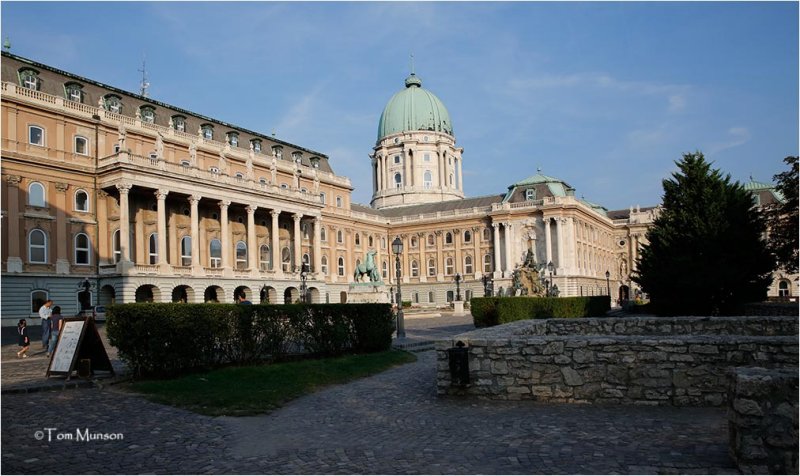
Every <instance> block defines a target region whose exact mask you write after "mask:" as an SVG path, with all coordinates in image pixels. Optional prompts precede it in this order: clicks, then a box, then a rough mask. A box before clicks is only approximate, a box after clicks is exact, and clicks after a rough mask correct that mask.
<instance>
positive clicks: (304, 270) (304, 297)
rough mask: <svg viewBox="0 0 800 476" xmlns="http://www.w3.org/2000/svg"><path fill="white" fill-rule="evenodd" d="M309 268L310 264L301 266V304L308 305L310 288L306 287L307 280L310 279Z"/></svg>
mask: <svg viewBox="0 0 800 476" xmlns="http://www.w3.org/2000/svg"><path fill="white" fill-rule="evenodd" d="M308 272H309V266H308V263H305V262H304V263H303V264H302V265H301V266H300V302H302V303H303V304H306V303H307V302H308V286H306V279H308Z"/></svg>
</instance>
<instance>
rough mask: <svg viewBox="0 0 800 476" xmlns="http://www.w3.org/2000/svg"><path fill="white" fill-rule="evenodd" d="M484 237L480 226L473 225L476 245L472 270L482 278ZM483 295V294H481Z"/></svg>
mask: <svg viewBox="0 0 800 476" xmlns="http://www.w3.org/2000/svg"><path fill="white" fill-rule="evenodd" d="M479 233H480V235H479ZM482 239H483V232H482V231H481V228H480V227H478V226H473V227H472V243H473V246H474V254H473V255H472V272H473V274H474V275H475V278H476V279H477V278H480V277H481V276H482V275H483V256H481V240H482ZM479 295H480V296H483V294H479Z"/></svg>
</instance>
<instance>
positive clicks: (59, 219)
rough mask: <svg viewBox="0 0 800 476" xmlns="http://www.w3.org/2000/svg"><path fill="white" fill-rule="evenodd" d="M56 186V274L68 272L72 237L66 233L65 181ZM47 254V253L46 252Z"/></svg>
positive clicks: (66, 187) (66, 186)
mask: <svg viewBox="0 0 800 476" xmlns="http://www.w3.org/2000/svg"><path fill="white" fill-rule="evenodd" d="M55 187H56V201H55V205H56V233H55V242H56V274H69V264H70V261H71V260H70V258H71V257H70V252H69V251H68V250H71V249H72V245H73V239H72V237H71V236H69V235H67V214H66V210H67V189H68V188H69V185H67V184H65V183H58V182H56V184H55ZM48 255H49V253H48Z"/></svg>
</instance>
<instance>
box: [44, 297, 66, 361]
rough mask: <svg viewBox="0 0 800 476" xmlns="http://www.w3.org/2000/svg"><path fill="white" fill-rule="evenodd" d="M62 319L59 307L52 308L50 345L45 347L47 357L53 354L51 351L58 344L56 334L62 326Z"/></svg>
mask: <svg viewBox="0 0 800 476" xmlns="http://www.w3.org/2000/svg"><path fill="white" fill-rule="evenodd" d="M63 319H64V317H63V316H62V315H61V306H53V314H51V315H50V345H49V346H48V347H47V356H48V357H50V354H52V353H53V349H55V347H56V343H58V333H59V332H61V326H62V325H63V324H64V321H63Z"/></svg>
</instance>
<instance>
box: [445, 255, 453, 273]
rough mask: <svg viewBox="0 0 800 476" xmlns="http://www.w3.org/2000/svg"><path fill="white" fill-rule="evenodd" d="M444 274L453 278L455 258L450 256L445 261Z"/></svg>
mask: <svg viewBox="0 0 800 476" xmlns="http://www.w3.org/2000/svg"><path fill="white" fill-rule="evenodd" d="M444 274H446V275H448V276H452V275H454V274H455V269H454V267H453V258H451V257H449V256H448V257H447V258H445V260H444Z"/></svg>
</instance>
